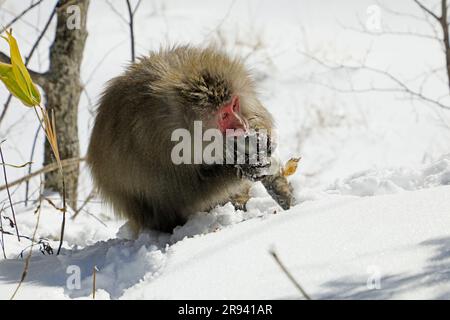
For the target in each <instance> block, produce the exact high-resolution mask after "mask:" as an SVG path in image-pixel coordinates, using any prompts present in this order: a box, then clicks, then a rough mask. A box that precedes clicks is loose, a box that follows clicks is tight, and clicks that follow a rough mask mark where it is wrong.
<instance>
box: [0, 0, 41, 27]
mask: <svg viewBox="0 0 450 320" xmlns="http://www.w3.org/2000/svg"><path fill="white" fill-rule="evenodd" d="M42 1H44V0H39V1H37V2H33V3H31V4H30V5H29V6H28V7H27V8H26V9H24V10H23V11H22V12H21V13H19V14H18V15H17V16H16V17H14V18H13V19H12V20H11V21H10V22H8V23H7V24H6V25H5V26H3V28H2V29H1V30H0V33H3V32H5V30H8V28H9V27H11V26H12V25H13V24H14V23H16V22H17V21H19V20H20V19H22V18H23V17H24V16H25V15H26V14H27V13H28V12H29V11H31V10H32V9H33V8H34V7H36V6H38V5H40V4H41V2H42Z"/></svg>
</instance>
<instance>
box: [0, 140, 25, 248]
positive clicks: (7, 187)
mask: <svg viewBox="0 0 450 320" xmlns="http://www.w3.org/2000/svg"><path fill="white" fill-rule="evenodd" d="M3 142H4V140H3V141H2V142H0V157H1V159H2V163H3V175H4V177H5V186H6V192H7V193H8V199H9V204H10V205H11V213H12V216H13V220H14V226H15V228H16V234H17V240H18V241H19V242H20V236H19V227H18V226H17V221H16V213H15V211H14V206H13V204H12V199H11V193H10V192H9V185H8V177H7V176H6V166H5V164H4V163H5V158H4V157H3V151H2V143H3Z"/></svg>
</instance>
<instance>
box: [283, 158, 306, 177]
mask: <svg viewBox="0 0 450 320" xmlns="http://www.w3.org/2000/svg"><path fill="white" fill-rule="evenodd" d="M300 159H301V157H300V158H292V159H290V160H289V161H288V162H286V164H285V165H284V167H283V168H281V174H282V175H283V176H284V177H289V176H292V175H293V174H294V173H295V172H296V171H297V166H298V162H299V161H300Z"/></svg>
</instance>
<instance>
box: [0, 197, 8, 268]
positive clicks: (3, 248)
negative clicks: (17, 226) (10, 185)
mask: <svg viewBox="0 0 450 320" xmlns="http://www.w3.org/2000/svg"><path fill="white" fill-rule="evenodd" d="M4 208H5V204H3V205H2V209H1V210H0V229H1V230H2V231H3V221H2V219H3V218H2V212H3V209H4ZM1 241H2V252H3V257H4V258H5V259H7V258H6V252H5V237H4V235H3V232H2V240H1Z"/></svg>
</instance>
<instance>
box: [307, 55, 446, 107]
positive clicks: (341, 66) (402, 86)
mask: <svg viewBox="0 0 450 320" xmlns="http://www.w3.org/2000/svg"><path fill="white" fill-rule="evenodd" d="M298 52H299V53H300V54H302V55H304V56H305V57H307V58H308V59H311V60H313V61H315V62H316V63H318V64H320V65H321V66H323V67H325V68H327V69H329V70H351V71H358V70H366V71H369V72H372V73H376V74H379V75H382V76H384V77H386V78H388V79H389V80H391V81H392V82H393V83H395V84H396V85H397V86H398V87H397V88H376V87H370V88H365V89H354V88H350V89H349V90H346V89H338V88H335V89H336V90H337V91H340V92H349V93H350V92H360V93H361V92H369V91H386V92H387V91H389V92H403V93H407V94H409V95H411V96H412V97H414V98H417V99H420V100H422V101H425V102H428V103H430V104H433V105H435V106H438V107H439V108H442V109H446V110H450V106H449V105H446V104H443V103H442V102H440V101H439V100H436V99H433V98H430V97H428V96H426V95H424V94H423V93H422V92H420V91H416V90H414V89H412V88H410V87H409V86H408V85H406V84H405V83H404V82H403V81H402V80H400V79H399V78H397V77H396V76H394V75H392V74H391V73H389V72H388V71H385V70H381V69H377V68H373V67H370V66H366V65H364V64H363V65H345V64H336V65H330V64H328V63H326V62H324V61H322V60H320V59H318V58H317V57H315V56H312V55H310V54H308V53H306V52H303V51H298Z"/></svg>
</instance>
